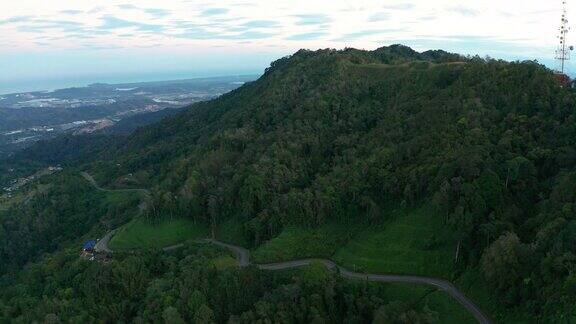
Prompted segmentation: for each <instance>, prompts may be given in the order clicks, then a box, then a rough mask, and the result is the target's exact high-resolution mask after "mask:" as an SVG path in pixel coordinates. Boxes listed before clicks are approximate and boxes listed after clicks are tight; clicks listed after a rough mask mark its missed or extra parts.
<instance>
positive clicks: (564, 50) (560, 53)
mask: <svg viewBox="0 0 576 324" xmlns="http://www.w3.org/2000/svg"><path fill="white" fill-rule="evenodd" d="M559 30H560V36H558V39H559V40H560V43H559V44H558V48H557V49H556V61H557V63H558V65H557V67H556V73H558V74H562V75H565V73H564V71H565V68H566V61H569V60H570V52H571V51H573V50H574V46H568V45H567V44H566V41H567V36H568V32H569V31H570V27H568V9H567V8H566V0H562V20H561V24H560V29H559Z"/></svg>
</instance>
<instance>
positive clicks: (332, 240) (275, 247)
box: [252, 224, 355, 263]
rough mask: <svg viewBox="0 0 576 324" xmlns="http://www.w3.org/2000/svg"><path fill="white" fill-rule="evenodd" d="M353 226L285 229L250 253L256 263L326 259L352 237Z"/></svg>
mask: <svg viewBox="0 0 576 324" xmlns="http://www.w3.org/2000/svg"><path fill="white" fill-rule="evenodd" d="M354 232H355V230H354V228H353V227H351V226H347V225H340V224H329V225H325V226H322V227H320V228H318V229H301V228H296V227H290V228H286V229H284V230H283V231H282V233H280V235H278V236H277V237H276V238H274V239H272V240H270V241H268V242H266V243H264V244H262V245H261V246H260V247H258V248H257V249H256V250H255V251H253V253H252V257H253V259H254V261H255V262H256V263H271V262H279V261H289V260H295V259H303V258H329V257H330V256H332V255H333V254H334V252H336V251H337V250H338V248H340V247H341V246H342V245H344V244H346V242H347V241H348V240H349V239H350V238H351V237H352V235H353V233H354Z"/></svg>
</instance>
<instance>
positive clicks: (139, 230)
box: [109, 218, 207, 251]
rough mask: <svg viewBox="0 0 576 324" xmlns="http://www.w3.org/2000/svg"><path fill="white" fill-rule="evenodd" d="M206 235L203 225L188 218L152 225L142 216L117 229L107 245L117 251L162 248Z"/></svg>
mask: <svg viewBox="0 0 576 324" xmlns="http://www.w3.org/2000/svg"><path fill="white" fill-rule="evenodd" d="M206 235H207V230H206V228H205V227H203V226H200V225H198V224H194V222H192V221H191V220H188V219H177V220H173V221H166V222H164V223H161V224H158V225H152V224H150V223H148V222H146V221H145V220H144V219H142V218H135V219H133V220H132V221H130V222H129V223H128V224H126V225H124V226H122V227H120V228H119V229H118V231H117V232H116V234H115V235H114V236H113V237H112V239H111V240H110V243H109V245H110V248H111V249H112V250H118V251H122V250H124V251H125V250H133V249H146V248H163V247H167V246H170V245H175V244H179V243H182V242H184V241H186V240H191V239H197V238H200V237H204V236H206Z"/></svg>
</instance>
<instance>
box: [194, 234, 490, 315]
mask: <svg viewBox="0 0 576 324" xmlns="http://www.w3.org/2000/svg"><path fill="white" fill-rule="evenodd" d="M202 241H203V242H208V243H212V244H214V245H217V246H220V247H223V248H226V249H229V250H230V251H232V252H233V253H234V254H236V259H237V260H238V265H239V266H240V267H248V266H250V264H251V263H250V251H248V250H247V249H245V248H243V247H240V246H236V245H232V244H226V243H223V242H220V241H217V240H211V239H207V240H202ZM312 263H321V264H323V265H324V266H325V267H326V268H328V269H329V270H332V271H337V272H338V273H339V274H340V275H341V276H342V277H343V278H346V279H352V280H365V281H374V282H402V283H413V284H427V285H432V286H435V287H436V288H438V289H440V290H442V291H445V292H446V293H448V294H449V295H450V296H452V298H454V299H455V300H457V301H458V302H459V303H460V304H461V305H462V306H464V308H466V309H467V310H468V311H469V312H470V314H472V315H473V316H474V318H476V320H477V321H478V323H481V324H491V323H492V321H491V320H490V318H489V317H488V316H487V315H486V314H484V312H482V310H481V309H480V308H479V307H478V306H476V304H474V302H472V301H471V300H470V299H468V297H466V296H465V295H464V294H463V293H462V292H461V291H460V290H458V288H456V286H454V285H453V284H452V283H450V282H448V281H446V280H442V279H437V278H429V277H421V276H398V275H380V274H370V273H358V272H353V271H350V270H347V269H345V268H343V267H341V266H339V265H337V264H336V263H335V262H334V261H331V260H326V259H303V260H295V261H288V262H279V263H270V264H256V265H255V266H256V267H257V268H258V269H261V270H270V271H276V270H286V269H292V268H298V267H303V266H308V265H310V264H312Z"/></svg>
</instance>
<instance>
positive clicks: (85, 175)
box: [80, 172, 150, 196]
mask: <svg viewBox="0 0 576 324" xmlns="http://www.w3.org/2000/svg"><path fill="white" fill-rule="evenodd" d="M80 175H81V176H82V177H83V178H84V179H86V181H88V182H89V183H90V184H91V185H92V186H93V187H94V188H96V190H98V191H104V192H140V193H143V194H145V195H146V196H149V195H150V190H148V189H142V188H135V189H106V188H102V187H100V186H99V185H98V183H97V182H96V180H95V179H94V177H93V176H92V175H90V173H88V172H80Z"/></svg>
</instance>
